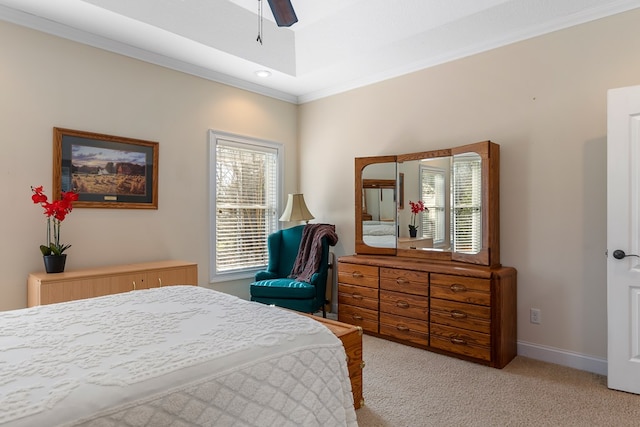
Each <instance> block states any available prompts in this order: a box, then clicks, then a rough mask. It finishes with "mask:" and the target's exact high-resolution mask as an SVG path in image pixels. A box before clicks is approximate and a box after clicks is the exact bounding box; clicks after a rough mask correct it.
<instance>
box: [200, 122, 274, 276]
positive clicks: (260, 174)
mask: <svg viewBox="0 0 640 427" xmlns="http://www.w3.org/2000/svg"><path fill="white" fill-rule="evenodd" d="M209 144H210V157H211V160H210V181H211V195H210V197H211V207H210V224H211V260H210V266H211V269H210V271H211V281H212V282H216V281H222V280H233V279H240V278H247V277H253V275H254V274H255V272H256V271H257V270H260V269H262V268H264V267H265V266H266V265H267V263H268V256H269V254H268V251H267V237H268V236H269V234H271V233H273V232H275V231H276V230H277V228H278V216H277V214H278V212H279V210H280V209H279V206H278V201H279V200H280V198H281V197H280V194H281V191H280V188H281V181H282V179H281V176H282V170H283V158H284V155H283V150H284V148H283V147H282V145H281V144H277V143H273V142H268V141H262V140H257V139H251V138H245V137H240V136H236V135H231V134H225V133H220V132H214V131H209Z"/></svg>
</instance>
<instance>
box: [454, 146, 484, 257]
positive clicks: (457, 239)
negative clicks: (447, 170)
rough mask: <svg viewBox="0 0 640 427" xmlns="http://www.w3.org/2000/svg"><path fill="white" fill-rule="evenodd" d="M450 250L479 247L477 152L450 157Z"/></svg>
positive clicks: (475, 250)
mask: <svg viewBox="0 0 640 427" xmlns="http://www.w3.org/2000/svg"><path fill="white" fill-rule="evenodd" d="M452 216H453V218H452V222H453V227H452V233H453V242H454V248H453V250H454V251H456V252H460V253H468V254H475V253H478V252H480V250H481V249H482V159H481V158H480V156H479V155H478V154H476V153H469V154H460V155H456V156H454V158H453V209H452Z"/></svg>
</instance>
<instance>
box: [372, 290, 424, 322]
mask: <svg viewBox="0 0 640 427" xmlns="http://www.w3.org/2000/svg"><path fill="white" fill-rule="evenodd" d="M380 312H381V313H382V312H385V313H391V314H397V315H399V316H404V317H411V318H413V319H420V320H424V321H426V322H428V321H429V298H427V297H423V296H419V295H410V294H403V293H401V292H392V291H384V290H382V291H380Z"/></svg>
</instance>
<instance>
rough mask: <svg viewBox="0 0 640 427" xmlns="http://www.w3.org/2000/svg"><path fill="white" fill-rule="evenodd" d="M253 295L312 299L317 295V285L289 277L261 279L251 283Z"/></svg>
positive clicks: (257, 296)
mask: <svg viewBox="0 0 640 427" xmlns="http://www.w3.org/2000/svg"><path fill="white" fill-rule="evenodd" d="M251 296H253V297H256V298H261V297H266V298H292V299H311V298H315V296H316V287H315V286H314V285H312V284H311V283H306V282H298V281H296V280H295V279H288V278H280V279H272V280H259V281H257V282H254V283H252V284H251Z"/></svg>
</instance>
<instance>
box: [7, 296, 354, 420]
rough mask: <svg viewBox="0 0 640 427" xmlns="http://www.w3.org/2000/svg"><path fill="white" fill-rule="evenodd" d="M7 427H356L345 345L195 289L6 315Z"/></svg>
mask: <svg viewBox="0 0 640 427" xmlns="http://www.w3.org/2000/svg"><path fill="white" fill-rule="evenodd" d="M0 349H1V352H0V425H3V426H5V425H6V426H12V427H14V426H15V427H22V426H30V427H31V426H58V425H74V426H75V425H83V426H84V425H86V426H153V427H155V426H230V425H238V426H341V425H345V426H356V425H357V422H356V416H355V411H354V409H353V397H352V394H351V385H350V382H349V378H348V372H347V365H346V355H345V352H344V349H343V347H342V344H341V342H340V340H339V339H338V338H336V337H335V336H334V335H333V334H332V333H331V332H330V331H329V330H328V329H327V328H326V327H324V326H323V325H322V324H320V323H319V322H316V321H314V320H312V319H309V318H307V317H305V316H300V315H298V314H295V313H292V312H288V311H286V310H282V309H279V308H276V307H269V306H266V305H262V304H258V303H252V302H249V301H244V300H241V299H239V298H236V297H234V296H231V295H227V294H223V293H219V292H215V291H212V290H209V289H205V288H199V287H196V286H167V287H163V288H157V289H149V290H143V291H133V292H128V293H124V294H117V295H111V296H107V297H101V298H93V299H88V300H81V301H73V302H68V303H62V304H53V305H46V306H40V307H33V308H29V309H23V310H14V311H8V312H2V313H0Z"/></svg>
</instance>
